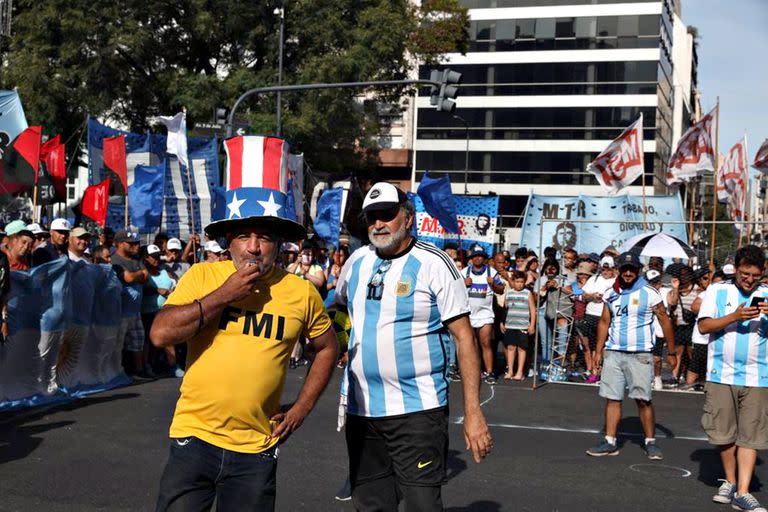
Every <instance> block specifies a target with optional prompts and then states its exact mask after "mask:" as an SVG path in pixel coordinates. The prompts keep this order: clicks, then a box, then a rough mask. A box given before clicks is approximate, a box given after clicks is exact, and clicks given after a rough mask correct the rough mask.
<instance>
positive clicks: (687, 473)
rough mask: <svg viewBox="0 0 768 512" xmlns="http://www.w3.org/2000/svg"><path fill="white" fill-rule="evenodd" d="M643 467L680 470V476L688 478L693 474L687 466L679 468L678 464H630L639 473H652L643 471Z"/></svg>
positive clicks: (631, 468)
mask: <svg viewBox="0 0 768 512" xmlns="http://www.w3.org/2000/svg"><path fill="white" fill-rule="evenodd" d="M641 468H651V469H655V468H667V469H674V470H677V471H679V472H680V476H681V477H682V478H688V477H689V476H691V472H690V471H688V470H687V469H685V468H679V467H677V466H667V465H666V464H632V465H631V466H629V469H630V470H632V471H635V472H637V473H650V472H649V471H643V470H642V469H641Z"/></svg>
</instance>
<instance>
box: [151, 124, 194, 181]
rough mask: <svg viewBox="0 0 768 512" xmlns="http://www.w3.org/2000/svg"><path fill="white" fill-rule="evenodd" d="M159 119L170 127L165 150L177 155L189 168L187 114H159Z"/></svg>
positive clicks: (182, 163)
mask: <svg viewBox="0 0 768 512" xmlns="http://www.w3.org/2000/svg"><path fill="white" fill-rule="evenodd" d="M157 120H158V121H160V122H161V123H162V124H164V125H165V127H166V128H168V139H167V140H166V143H165V152H166V153H169V154H171V155H176V158H178V159H179V162H180V163H181V165H183V166H184V167H186V168H187V169H189V159H188V158H187V114H186V113H185V112H179V113H178V114H176V115H175V116H173V117H170V116H159V117H158V118H157Z"/></svg>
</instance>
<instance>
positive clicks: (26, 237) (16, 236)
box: [3, 220, 35, 270]
mask: <svg viewBox="0 0 768 512" xmlns="http://www.w3.org/2000/svg"><path fill="white" fill-rule="evenodd" d="M5 233H6V235H8V246H7V247H6V248H5V249H3V252H5V255H6V257H7V258H8V265H9V266H10V269H11V270H29V269H30V264H29V255H30V253H31V252H32V244H33V243H34V240H35V238H34V235H32V232H31V231H30V230H29V229H28V227H27V225H26V224H25V223H24V221H21V220H14V221H13V222H9V223H8V225H7V226H5Z"/></svg>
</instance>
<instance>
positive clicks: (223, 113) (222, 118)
mask: <svg viewBox="0 0 768 512" xmlns="http://www.w3.org/2000/svg"><path fill="white" fill-rule="evenodd" d="M228 115H229V111H228V110H227V109H226V108H218V107H216V108H215V109H213V118H214V122H215V123H216V124H218V125H220V126H224V125H226V124H227V116H228Z"/></svg>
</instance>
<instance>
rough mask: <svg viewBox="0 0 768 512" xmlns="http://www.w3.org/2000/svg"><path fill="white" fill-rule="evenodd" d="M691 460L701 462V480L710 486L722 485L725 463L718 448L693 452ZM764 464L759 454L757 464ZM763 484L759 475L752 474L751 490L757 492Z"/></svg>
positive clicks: (699, 477)
mask: <svg viewBox="0 0 768 512" xmlns="http://www.w3.org/2000/svg"><path fill="white" fill-rule="evenodd" d="M691 460H692V461H693V462H698V463H699V476H698V479H699V482H702V483H704V484H706V485H708V486H710V487H720V482H719V481H718V480H719V479H721V478H725V473H724V472H723V464H722V462H720V450H719V449H717V448H701V449H699V450H695V451H694V452H693V453H691ZM762 464H763V459H761V458H760V456H759V455H758V457H757V462H756V463H755V466H760V465H762ZM762 487H763V484H762V482H761V481H760V479H759V478H758V476H757V475H753V476H752V482H750V484H749V489H750V491H751V492H757V491H759V490H760V489H762Z"/></svg>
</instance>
